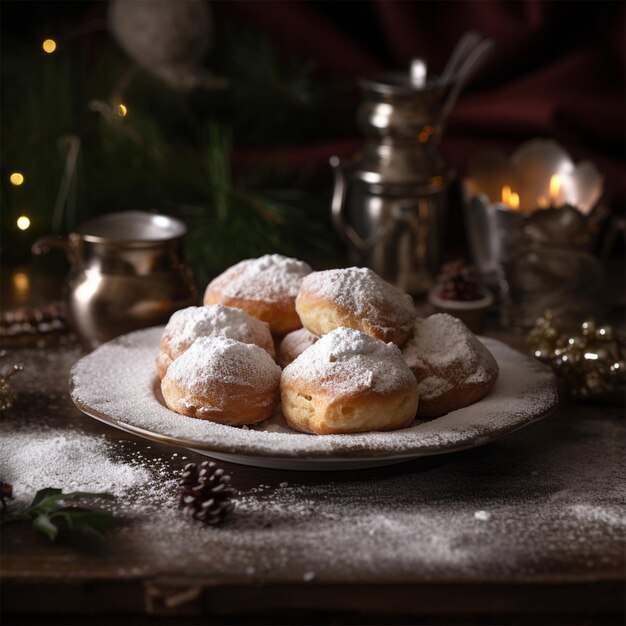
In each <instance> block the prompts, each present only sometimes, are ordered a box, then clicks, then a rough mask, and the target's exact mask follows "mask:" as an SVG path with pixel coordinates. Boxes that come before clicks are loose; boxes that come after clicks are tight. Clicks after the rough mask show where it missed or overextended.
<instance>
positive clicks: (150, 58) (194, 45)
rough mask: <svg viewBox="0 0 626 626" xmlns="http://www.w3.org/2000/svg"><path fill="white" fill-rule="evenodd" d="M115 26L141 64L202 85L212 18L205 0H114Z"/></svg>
mask: <svg viewBox="0 0 626 626" xmlns="http://www.w3.org/2000/svg"><path fill="white" fill-rule="evenodd" d="M108 22H109V30H110V32H111V34H112V35H113V37H114V38H115V40H116V41H117V42H118V44H119V45H120V47H121V48H122V49H123V50H124V52H126V54H128V56H129V57H130V58H131V59H132V60H133V61H135V62H136V63H137V64H138V65H140V66H141V67H142V68H144V69H145V70H146V71H148V72H150V73H151V74H152V75H154V76H156V77H158V78H160V79H161V80H163V81H164V82H166V83H167V84H168V85H170V86H171V87H174V88H175V89H181V90H188V89H191V88H193V87H196V86H198V85H201V84H202V82H203V81H204V80H206V79H207V78H208V76H209V75H208V74H207V73H206V72H205V71H204V70H203V69H202V68H201V67H200V62H201V61H202V58H203V56H204V54H205V53H206V51H207V49H208V47H209V43H210V38H211V28H212V19H211V15H210V13H209V7H208V5H207V3H206V1H205V0H112V1H111V2H110V4H109V10H108Z"/></svg>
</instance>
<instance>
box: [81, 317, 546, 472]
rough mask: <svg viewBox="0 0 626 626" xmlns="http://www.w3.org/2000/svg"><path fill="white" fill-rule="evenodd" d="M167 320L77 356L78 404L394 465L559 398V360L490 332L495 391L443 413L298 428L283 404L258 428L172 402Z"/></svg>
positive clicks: (183, 436) (259, 459)
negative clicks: (164, 391) (164, 357)
mask: <svg viewBox="0 0 626 626" xmlns="http://www.w3.org/2000/svg"><path fill="white" fill-rule="evenodd" d="M162 332H163V327H155V328H149V329H147V330H140V331H136V332H134V333H129V334H128V335H123V336H122V337H118V338H117V339H114V340H113V341H110V342H109V343H107V344H105V345H103V346H101V347H99V348H98V349H97V350H95V351H94V352H92V353H91V354H89V355H87V356H85V357H84V358H82V359H81V360H80V361H78V362H77V363H76V365H74V367H73V368H72V373H71V377H70V389H71V394H72V399H73V400H74V403H75V404H76V406H78V408H79V409H80V410H81V411H83V412H84V413H86V414H87V415H90V416H91V417H94V418H96V419H98V420H101V421H103V422H106V423H107V424H110V425H112V426H115V427H116V428H119V429H121V430H124V431H127V432H129V433H133V434H134V435H139V436H140V437H145V438H146V439H151V440H154V441H158V442H161V443H167V444H171V445H175V446H180V447H182V448H188V449H191V450H195V451H197V452H200V453H202V454H206V455H207V456H211V457H214V458H216V459H221V460H224V461H228V462H231V463H239V464H243V465H253V466H257V467H267V468H275V469H295V470H336V469H359V468H366V467H375V466H380V465H390V464H393V463H399V462H402V461H408V460H411V459H415V458H418V457H421V456H427V455H432V454H441V453H445V452H454V451H457V450H463V449H466V448H473V447H475V446H480V445H483V444H486V443H489V442H490V441H494V440H495V439H499V438H500V437H502V436H504V435H507V434H508V433H511V432H513V431H515V430H517V429H519V428H522V427H523V426H526V425H528V424H531V423H532V422H535V421H537V420H538V419H541V418H542V417H545V416H546V415H548V414H549V413H550V412H552V410H553V409H554V408H555V407H556V404H557V395H556V387H555V381H554V376H553V374H552V373H551V372H550V370H549V369H547V368H546V367H544V366H543V365H541V364H539V363H538V362H537V361H535V360H533V359H530V358H528V357H526V356H524V355H522V354H520V353H519V352H516V351H515V350H512V349H511V348H509V347H508V346H506V345H504V344H503V343H501V342H499V341H495V340H493V339H486V338H483V339H481V341H483V343H484V344H485V345H486V346H487V348H488V349H489V350H490V351H491V353H492V354H493V355H494V357H495V358H496V360H497V362H498V365H499V367H500V374H499V376H498V381H497V382H496V385H495V386H494V388H493V390H492V391H491V393H490V394H489V395H487V397H485V398H484V399H483V400H481V401H480V402H477V403H476V404H473V405H472V406H470V407H466V408H464V409H459V410H457V411H452V412H451V413H448V414H447V415H444V416H443V417H439V418H437V419H433V420H427V421H419V420H416V421H415V422H414V423H413V424H412V425H411V426H409V427H408V428H403V429H401V430H396V431H393V432H370V433H360V434H358V435H325V436H318V435H308V434H304V433H300V432H297V431H295V430H292V429H291V428H289V427H288V426H287V425H286V423H285V421H284V419H283V418H282V416H281V415H280V411H278V412H277V414H276V415H275V416H274V417H272V418H270V419H269V420H266V421H265V422H262V423H261V424H258V425H255V426H253V427H250V428H245V427H244V428H237V427H233V426H225V425H222V424H214V423H212V422H207V421H205V420H199V419H195V418H192V417H185V416H183V415H178V414H177V413H174V412H173V411H170V410H169V409H168V408H167V407H166V406H165V403H164V402H163V398H162V396H161V392H160V384H159V380H158V377H157V374H156V367H155V358H156V355H157V353H158V346H159V339H160V337H161V334H162Z"/></svg>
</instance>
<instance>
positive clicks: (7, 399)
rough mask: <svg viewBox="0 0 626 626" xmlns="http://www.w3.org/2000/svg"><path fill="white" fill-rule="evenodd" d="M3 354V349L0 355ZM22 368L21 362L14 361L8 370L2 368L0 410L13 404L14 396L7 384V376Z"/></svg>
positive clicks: (0, 375)
mask: <svg viewBox="0 0 626 626" xmlns="http://www.w3.org/2000/svg"><path fill="white" fill-rule="evenodd" d="M4 356H6V352H4V351H3V352H2V353H0V357H4ZM23 369H24V366H23V365H22V364H21V363H16V364H15V365H13V366H12V367H10V368H9V369H8V370H3V371H2V372H1V373H0V411H7V410H8V409H10V408H11V407H12V406H13V400H14V399H15V396H14V395H13V391H12V389H11V385H10V384H9V378H11V376H13V375H15V374H17V372H21V371H22V370H23Z"/></svg>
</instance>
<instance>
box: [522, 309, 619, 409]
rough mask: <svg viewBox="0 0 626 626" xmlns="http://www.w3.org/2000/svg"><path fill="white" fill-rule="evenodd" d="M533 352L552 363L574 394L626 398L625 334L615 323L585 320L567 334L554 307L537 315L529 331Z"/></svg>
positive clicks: (592, 398)
mask: <svg viewBox="0 0 626 626" xmlns="http://www.w3.org/2000/svg"><path fill="white" fill-rule="evenodd" d="M528 343H529V347H530V354H531V355H532V356H534V357H535V358H536V359H538V360H539V361H541V362H542V363H545V364H546V365H548V366H550V367H551V368H552V369H553V370H554V372H555V374H556V376H557V379H558V380H559V382H560V383H561V385H562V387H563V389H564V390H566V391H568V392H569V393H571V395H572V396H573V397H574V398H577V399H584V400H602V401H609V402H624V394H625V393H626V378H625V376H626V363H625V361H626V359H625V347H624V337H623V335H621V334H620V333H617V332H616V331H615V330H614V329H613V328H612V327H611V326H608V325H606V324H605V325H603V326H597V325H596V322H595V320H594V319H591V318H590V319H587V320H585V321H584V322H583V323H582V324H581V327H580V332H579V333H575V334H569V335H564V334H563V333H562V332H561V330H560V329H559V328H558V326H557V324H556V323H555V321H554V318H553V315H552V313H551V311H546V312H545V313H544V314H543V315H542V316H541V317H539V318H537V321H536V322H535V326H534V327H533V329H532V330H531V331H530V333H529V334H528Z"/></svg>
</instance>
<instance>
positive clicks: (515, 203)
mask: <svg viewBox="0 0 626 626" xmlns="http://www.w3.org/2000/svg"><path fill="white" fill-rule="evenodd" d="M502 204H505V205H506V206H508V207H509V209H513V210H514V211H515V210H517V209H519V194H518V193H515V192H514V191H512V190H511V187H510V186H509V185H504V187H502Z"/></svg>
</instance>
